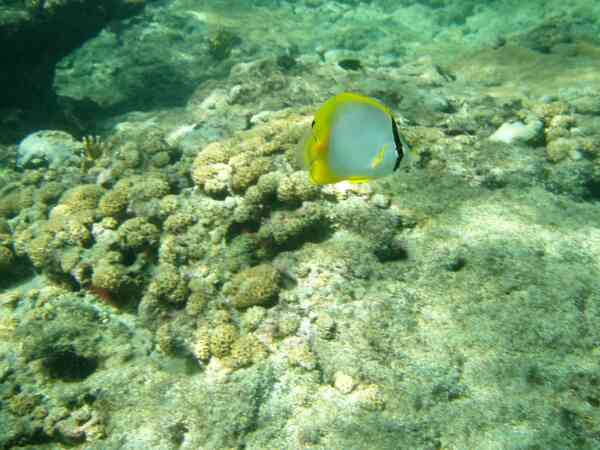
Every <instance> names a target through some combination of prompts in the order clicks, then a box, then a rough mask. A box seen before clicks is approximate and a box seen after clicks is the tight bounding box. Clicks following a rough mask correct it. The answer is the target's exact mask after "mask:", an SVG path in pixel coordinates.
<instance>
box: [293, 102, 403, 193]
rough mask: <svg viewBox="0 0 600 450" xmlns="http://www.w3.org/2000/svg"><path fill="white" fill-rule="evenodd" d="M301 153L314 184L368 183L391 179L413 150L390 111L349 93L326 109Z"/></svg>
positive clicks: (320, 110)
mask: <svg viewBox="0 0 600 450" xmlns="http://www.w3.org/2000/svg"><path fill="white" fill-rule="evenodd" d="M298 151H299V153H300V154H299V156H300V159H301V160H302V162H303V164H304V167H305V168H306V169H308V171H309V175H310V179H311V180H312V182H313V183H315V184H331V183H337V182H339V181H343V180H348V181H350V182H352V183H365V182H367V181H369V180H372V179H375V178H381V177H385V176H387V175H391V174H392V173H394V172H395V171H396V170H398V167H400V163H401V162H402V161H403V160H408V159H410V148H409V146H408V144H407V143H406V141H405V140H404V138H403V137H402V135H401V134H400V132H399V131H398V126H397V124H396V121H395V119H394V116H393V114H392V112H391V111H390V109H389V108H388V107H387V106H385V105H384V104H383V103H381V102H379V101H378V100H375V99H373V98H370V97H366V96H364V95H361V94H355V93H350V92H345V93H342V94H338V95H336V96H334V97H332V98H330V99H329V100H327V101H326V102H325V103H324V104H323V106H321V108H320V109H319V110H318V111H317V113H316V114H315V116H314V120H313V121H312V124H311V128H310V130H308V131H307V133H306V134H305V136H304V138H303V139H302V140H301V142H300V144H299V148H298Z"/></svg>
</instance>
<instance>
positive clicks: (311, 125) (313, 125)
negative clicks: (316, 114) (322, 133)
mask: <svg viewBox="0 0 600 450" xmlns="http://www.w3.org/2000/svg"><path fill="white" fill-rule="evenodd" d="M310 127H311V128H314V127H315V121H314V120H313V121H312V123H311V124H310Z"/></svg>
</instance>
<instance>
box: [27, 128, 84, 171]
mask: <svg viewBox="0 0 600 450" xmlns="http://www.w3.org/2000/svg"><path fill="white" fill-rule="evenodd" d="M17 153H18V157H17V164H18V165H19V167H23V168H25V167H39V166H48V167H50V168H51V169H56V168H59V167H60V166H66V165H73V166H78V165H79V164H80V160H81V157H80V154H82V153H83V144H82V143H81V142H79V141H76V140H75V139H74V138H73V136H71V135H70V134H68V133H65V132H64V131H54V130H43V131H37V132H35V133H33V134H30V135H29V136H27V137H26V138H25V139H23V140H22V141H21V143H20V144H19V147H18V150H17Z"/></svg>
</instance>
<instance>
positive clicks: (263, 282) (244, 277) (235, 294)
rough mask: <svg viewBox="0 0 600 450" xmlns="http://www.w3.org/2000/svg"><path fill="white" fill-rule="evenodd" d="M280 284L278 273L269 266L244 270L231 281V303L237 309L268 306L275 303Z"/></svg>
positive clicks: (264, 265) (263, 265) (262, 265)
mask: <svg viewBox="0 0 600 450" xmlns="http://www.w3.org/2000/svg"><path fill="white" fill-rule="evenodd" d="M280 283H281V275H280V273H279V271H278V270H277V269H275V268H274V267H273V266H271V265H270V264H261V265H258V266H255V267H251V268H249V269H245V270H243V271H241V272H240V273H238V274H236V275H235V276H234V277H233V279H232V280H231V283H230V291H231V294H230V295H231V302H232V304H233V306H234V307H235V308H237V309H245V308H249V307H251V306H259V305H260V306H269V305H270V304H272V303H273V302H275V301H277V297H278V295H279V290H280Z"/></svg>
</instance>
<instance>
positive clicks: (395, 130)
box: [392, 117, 404, 172]
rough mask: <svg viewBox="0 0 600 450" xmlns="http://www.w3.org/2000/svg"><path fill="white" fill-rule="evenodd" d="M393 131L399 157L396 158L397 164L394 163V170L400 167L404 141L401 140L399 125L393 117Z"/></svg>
mask: <svg viewBox="0 0 600 450" xmlns="http://www.w3.org/2000/svg"><path fill="white" fill-rule="evenodd" d="M392 133H394V143H395V144H396V153H397V154H398V157H397V158H396V164H394V172H395V171H396V170H398V167H400V161H402V157H403V156H404V147H403V146H402V141H401V140H400V135H399V134H398V125H396V121H395V120H394V118H393V117H392Z"/></svg>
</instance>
